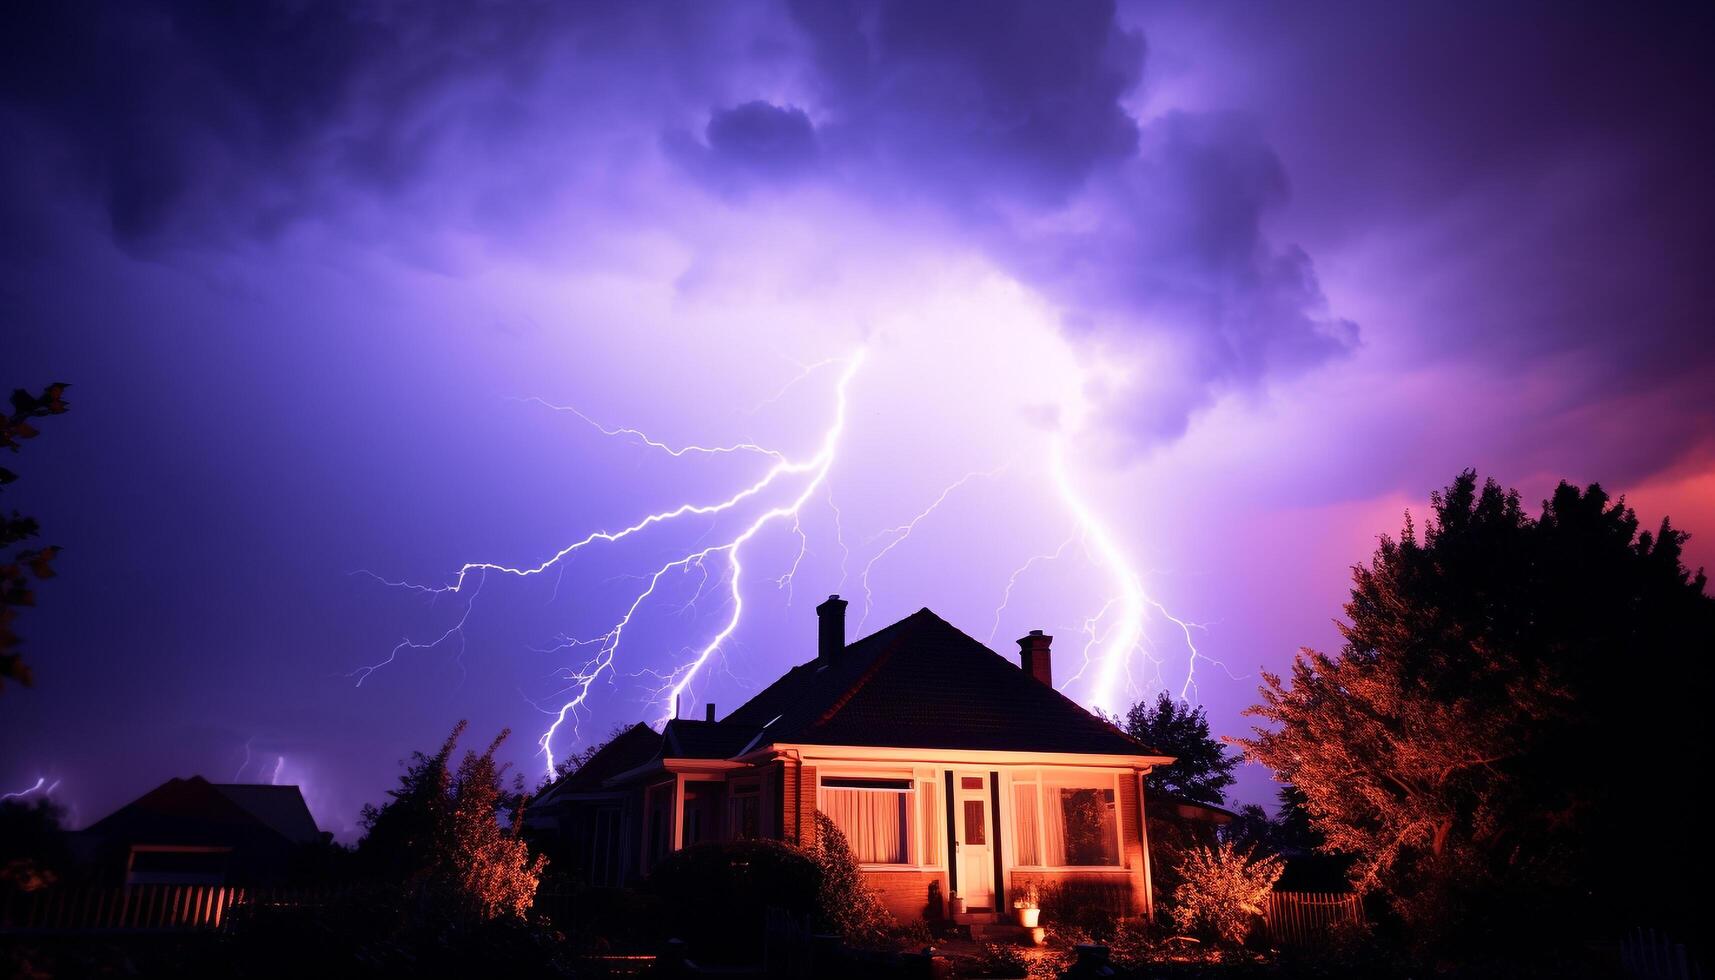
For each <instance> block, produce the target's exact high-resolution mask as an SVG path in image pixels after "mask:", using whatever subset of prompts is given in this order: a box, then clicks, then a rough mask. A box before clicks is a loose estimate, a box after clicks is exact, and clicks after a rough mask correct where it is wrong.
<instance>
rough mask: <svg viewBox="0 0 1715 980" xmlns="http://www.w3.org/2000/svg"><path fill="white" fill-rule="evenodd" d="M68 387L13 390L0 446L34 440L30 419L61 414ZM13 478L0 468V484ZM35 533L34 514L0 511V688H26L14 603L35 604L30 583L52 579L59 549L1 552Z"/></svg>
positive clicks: (0, 422)
mask: <svg viewBox="0 0 1715 980" xmlns="http://www.w3.org/2000/svg"><path fill="white" fill-rule="evenodd" d="M67 387H69V386H68V385H65V384H62V383H55V384H51V385H48V386H47V387H46V388H44V389H42V393H41V394H40V395H32V394H30V393H29V392H27V391H25V390H24V389H22V388H19V389H17V390H16V391H13V392H12V410H11V411H10V412H0V449H7V450H10V451H11V452H14V453H16V452H17V451H18V450H19V449H20V448H21V444H22V443H23V441H24V440H26V439H34V438H35V437H36V435H37V432H36V427H35V426H33V425H31V424H30V422H31V420H32V419H39V418H44V417H46V416H49V415H61V414H63V413H64V412H65V410H66V408H67V405H66V402H65V390H66V388H67ZM17 478H18V474H16V473H14V472H12V471H11V470H9V469H7V468H5V467H4V466H0V487H4V486H5V485H7V484H9V483H11V482H12V481H14V480H16V479H17ZM39 533H41V526H40V525H38V524H37V523H36V519H35V518H33V517H25V516H24V515H22V514H20V513H18V512H17V511H12V512H11V513H10V514H0V689H4V688H5V686H6V682H7V681H8V680H12V681H17V682H18V683H19V684H22V685H24V686H25V687H28V686H29V685H30V668H29V666H28V665H26V664H25V663H24V658H23V656H22V655H20V654H19V653H18V652H17V649H18V646H19V644H20V643H21V642H22V641H20V640H19V638H18V635H17V634H16V633H14V632H13V631H12V621H13V620H14V619H15V618H16V617H17V608H18V607H20V606H33V605H35V604H36V596H35V592H34V590H32V589H31V588H30V582H31V580H32V579H45V578H52V577H53V574H54V570H53V561H54V558H55V557H56V556H57V555H58V554H59V550H60V549H59V548H58V547H55V546H52V545H49V546H46V547H40V548H24V549H22V550H20V551H17V552H13V553H12V555H11V561H9V562H8V561H7V560H6V558H5V555H6V553H7V552H11V551H12V546H13V545H16V544H18V543H19V542H21V541H27V540H29V539H30V538H33V537H35V536H36V535H38V534H39Z"/></svg>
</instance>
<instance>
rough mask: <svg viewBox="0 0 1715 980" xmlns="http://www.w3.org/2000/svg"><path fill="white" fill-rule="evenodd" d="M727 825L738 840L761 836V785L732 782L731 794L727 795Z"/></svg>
mask: <svg viewBox="0 0 1715 980" xmlns="http://www.w3.org/2000/svg"><path fill="white" fill-rule="evenodd" d="M727 826H729V827H731V828H732V836H733V837H734V838H736V839H739V840H754V839H755V838H758V837H761V836H762V785H761V784H760V783H733V784H732V795H731V796H729V797H727Z"/></svg>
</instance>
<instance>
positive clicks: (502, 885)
mask: <svg viewBox="0 0 1715 980" xmlns="http://www.w3.org/2000/svg"><path fill="white" fill-rule="evenodd" d="M464 730H465V723H464V722H462V721H461V722H459V723H458V724H457V725H456V726H454V727H453V731H452V734H451V735H449V736H447V740H446V742H444V743H442V745H441V748H440V750H439V751H437V752H436V753H435V754H433V755H425V754H424V753H422V752H417V753H413V755H412V761H411V762H410V763H408V764H407V765H406V768H405V773H404V775H403V776H401V777H400V779H399V787H398V788H397V789H393V790H389V791H388V795H389V796H390V797H392V799H391V800H390V801H389V802H388V803H386V804H384V805H382V806H381V807H375V806H365V807H364V809H363V825H364V829H365V831H366V832H365V834H364V837H363V839H362V840H361V841H359V843H358V856H359V858H360V859H361V860H362V861H363V863H364V864H365V865H367V867H368V869H369V870H370V871H371V873H373V874H376V875H377V876H379V877H381V878H384V879H386V880H392V881H400V882H403V883H404V884H405V886H406V888H407V890H408V891H410V892H412V893H414V894H416V895H418V896H420V897H421V898H422V899H423V900H425V901H428V902H433V903H441V904H444V905H446V906H447V907H449V908H451V909H453V910H455V911H456V912H458V913H461V914H463V915H465V916H469V917H473V918H477V919H483V920H487V919H494V918H498V917H502V916H510V917H512V918H519V919H521V918H523V917H524V915H525V913H526V912H528V911H529V908H530V904H531V901H532V899H534V897H535V894H536V886H537V884H538V883H539V882H540V881H541V877H542V872H543V870H544V869H545V867H546V864H547V859H546V858H543V857H540V856H537V857H535V858H532V857H531V856H530V854H529V851H528V850H527V849H526V847H525V845H524V841H523V840H522V839H520V837H519V835H518V829H519V821H518V819H517V811H516V808H517V807H518V806H519V805H520V803H521V801H520V800H519V799H518V798H517V796H516V795H512V794H508V793H507V791H506V788H505V786H504V785H503V784H502V777H503V776H504V773H505V766H503V765H498V764H496V762H495V761H494V754H495V752H496V751H497V750H498V749H499V748H500V745H501V743H502V742H504V741H505V740H506V737H507V735H508V734H509V733H508V732H506V731H502V732H501V733H500V735H499V736H498V737H497V738H495V740H494V741H493V742H491V743H489V745H488V748H487V749H486V750H484V751H483V752H482V753H480V754H479V753H477V752H475V751H467V752H466V753H465V756H464V759H463V760H462V761H461V762H460V763H459V765H458V768H457V770H454V769H453V768H452V766H451V759H452V754H453V751H454V750H455V749H456V748H457V746H458V740H459V736H461V735H462V734H464ZM509 805H510V806H512V807H513V808H514V814H513V825H512V828H511V829H510V830H507V829H505V828H502V827H501V825H500V817H501V815H502V813H503V811H505V810H506V809H507V808H508V806H509Z"/></svg>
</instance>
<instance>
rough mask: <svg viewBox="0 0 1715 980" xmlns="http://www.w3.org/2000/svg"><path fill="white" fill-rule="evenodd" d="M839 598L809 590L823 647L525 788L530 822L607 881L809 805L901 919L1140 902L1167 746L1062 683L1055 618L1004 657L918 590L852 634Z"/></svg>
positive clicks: (787, 835)
mask: <svg viewBox="0 0 1715 980" xmlns="http://www.w3.org/2000/svg"><path fill="white" fill-rule="evenodd" d="M845 610H846V603H845V601H844V600H842V599H840V597H839V596H830V597H829V598H828V600H827V601H826V602H824V603H822V604H821V605H820V606H818V607H817V609H816V613H817V617H818V621H819V623H818V632H819V639H818V643H817V652H816V657H815V659H813V660H811V661H809V662H808V663H804V664H800V665H799V666H797V667H794V668H792V669H791V670H790V671H788V672H787V673H786V674H785V676H783V677H781V678H780V679H779V680H777V681H775V682H774V683H773V684H772V685H770V686H769V687H768V688H767V689H765V690H763V691H762V692H761V693H759V694H757V695H756V696H755V697H753V698H751V699H750V700H749V701H748V702H746V703H745V704H744V705H743V706H741V707H740V708H738V710H736V711H734V712H732V713H731V714H729V715H727V716H726V717H725V718H722V719H720V720H718V721H717V720H716V719H715V710H714V706H713V705H709V706H708V711H707V714H706V717H705V718H703V719H702V720H691V719H675V720H673V721H670V722H668V723H667V724H666V726H665V728H664V729H663V730H662V731H661V732H659V733H657V732H655V731H653V730H652V729H650V728H649V727H648V726H645V725H641V724H640V725H636V726H634V727H632V728H630V729H628V730H627V731H625V732H624V733H623V734H621V735H619V736H618V737H616V738H615V739H614V740H613V741H612V742H610V743H609V744H608V745H606V746H605V747H604V748H603V749H602V750H601V751H600V752H598V753H597V754H596V755H595V756H594V757H593V758H591V759H590V760H589V762H588V763H587V764H586V765H585V766H583V767H582V768H581V769H579V770H578V771H576V772H574V773H572V774H570V775H569V776H566V777H564V778H562V779H561V780H559V781H558V782H556V783H554V784H553V785H551V786H550V787H549V788H548V789H547V790H545V791H544V792H543V794H542V795H541V796H539V797H538V798H537V801H536V802H535V803H534V804H533V805H532V806H531V808H530V811H529V813H528V815H527V820H528V823H529V825H530V827H531V828H532V831H533V832H534V833H535V834H536V835H537V837H538V839H539V840H544V841H545V842H546V843H548V846H550V848H551V849H553V850H554V851H557V852H558V860H559V861H560V862H561V867H570V868H571V870H572V872H573V873H574V874H575V875H578V876H579V877H581V878H583V879H584V880H586V881H588V882H590V883H592V884H597V885H618V884H624V883H627V882H630V881H634V880H636V879H638V878H640V877H642V876H644V875H647V874H648V873H649V870H650V868H651V867H652V866H653V865H654V864H655V863H656V862H658V861H660V860H661V859H662V858H664V857H665V856H667V854H669V853H670V852H672V851H674V850H677V849H679V848H682V847H687V846H690V845H692V844H695V843H699V842H703V841H721V840H731V839H735V838H747V837H767V838H775V839H781V840H788V841H800V842H811V841H813V840H814V836H815V833H816V825H815V820H814V815H815V812H816V811H817V810H820V811H822V812H823V813H825V814H827V815H828V816H829V817H830V818H831V819H832V821H833V822H834V824H835V825H836V826H838V827H839V828H840V829H841V830H842V831H843V832H844V834H845V836H846V838H847V840H848V841H849V842H850V844H851V847H852V850H853V852H854V854H855V856H856V857H857V859H858V861H859V862H860V864H861V866H862V869H863V874H864V877H865V879H866V880H867V882H868V883H869V885H870V886H871V888H872V889H873V890H874V891H875V892H876V894H877V895H878V896H879V897H880V898H881V899H882V901H883V903H884V904H886V905H887V906H888V908H889V910H890V911H892V912H893V913H894V914H895V915H896V916H898V917H900V918H902V919H908V918H917V917H922V916H925V915H927V916H935V915H937V914H939V910H940V909H941V908H942V907H943V904H942V902H943V900H944V899H945V898H946V897H948V896H949V895H950V894H953V893H957V894H958V895H959V896H960V897H962V898H963V899H964V900H965V905H966V909H967V911H969V912H972V913H992V912H993V911H995V910H998V909H1002V908H1006V907H1009V904H1010V902H1011V900H1012V896H1015V895H1018V894H1019V893H1020V892H1021V891H1022V890H1023V889H1025V888H1026V887H1028V886H1029V885H1032V884H1035V885H1038V886H1045V885H1051V884H1058V883H1063V882H1068V881H1074V880H1076V881H1080V882H1093V883H1096V884H1098V885H1101V886H1105V887H1107V888H1109V889H1111V890H1112V892H1117V893H1119V895H1120V896H1121V897H1122V900H1123V901H1124V902H1125V903H1126V904H1127V906H1128V907H1129V908H1131V909H1132V910H1133V911H1135V912H1145V911H1148V910H1150V908H1151V906H1152V898H1153V897H1152V894H1151V882H1150V873H1149V840H1148V831H1147V830H1146V827H1145V822H1144V820H1143V809H1142V808H1143V805H1144V800H1143V775H1144V774H1145V773H1147V772H1149V770H1150V767H1152V766H1157V765H1165V764H1167V763H1170V762H1172V761H1173V760H1172V759H1171V758H1170V757H1167V756H1163V755H1161V754H1160V753H1158V752H1156V751H1154V750H1152V749H1150V748H1148V747H1147V746H1144V745H1142V744H1140V743H1139V742H1137V741H1136V740H1134V739H1132V738H1131V737H1130V736H1128V735H1126V734H1124V733H1123V732H1121V731H1120V730H1118V729H1117V728H1115V727H1113V726H1112V725H1110V724H1108V723H1107V722H1105V721H1103V720H1101V719H1100V718H1097V717H1096V716H1094V715H1092V714H1091V713H1090V712H1088V711H1086V710H1084V709H1083V708H1082V707H1079V706H1078V705H1077V704H1076V703H1075V702H1073V701H1072V700H1070V699H1069V698H1067V697H1065V696H1064V695H1062V694H1061V693H1059V692H1058V691H1056V690H1055V689H1054V687H1053V683H1052V682H1053V661H1052V655H1051V643H1052V640H1053V638H1052V637H1049V636H1044V635H1043V634H1042V631H1040V630H1035V631H1032V632H1031V633H1030V635H1028V636H1026V637H1024V638H1023V639H1021V640H1019V641H1018V644H1019V649H1020V663H1019V665H1017V666H1015V665H1014V664H1013V663H1012V662H1011V661H1010V660H1008V659H1007V658H1005V657H1002V656H1001V655H999V654H997V653H995V652H994V651H992V650H989V649H988V648H987V647H985V646H983V645H982V644H981V643H979V642H978V641H976V640H974V639H972V638H971V637H969V636H967V635H965V634H964V633H962V632H960V631H959V630H958V629H956V628H955V627H953V626H952V625H951V624H950V623H948V622H947V621H946V620H943V619H941V618H940V617H939V616H937V615H935V614H934V613H932V612H930V611H929V610H928V609H922V610H919V611H918V612H916V613H913V614H912V615H910V616H908V617H906V618H905V619H902V620H900V621H899V622H897V623H894V624H893V625H891V626H888V627H886V628H885V629H882V630H879V631H877V632H875V633H872V634H870V635H869V636H866V637H864V638H862V639H860V640H857V641H856V642H853V643H850V644H848V643H847V642H846V640H845Z"/></svg>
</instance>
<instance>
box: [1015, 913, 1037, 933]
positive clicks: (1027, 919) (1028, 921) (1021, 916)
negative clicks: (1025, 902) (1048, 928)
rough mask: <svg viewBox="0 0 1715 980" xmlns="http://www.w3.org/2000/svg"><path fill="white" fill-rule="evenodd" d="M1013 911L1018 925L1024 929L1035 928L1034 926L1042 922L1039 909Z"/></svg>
mask: <svg viewBox="0 0 1715 980" xmlns="http://www.w3.org/2000/svg"><path fill="white" fill-rule="evenodd" d="M1015 911H1017V912H1018V924H1019V925H1021V926H1023V927H1024V928H1026V929H1034V928H1036V924H1037V923H1038V922H1040V921H1041V920H1042V910H1041V909H1016V910H1015Z"/></svg>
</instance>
